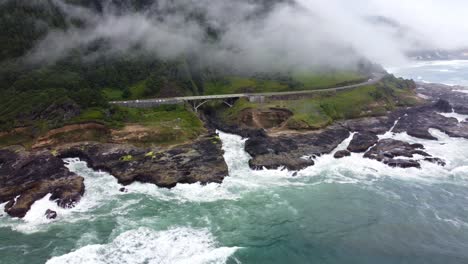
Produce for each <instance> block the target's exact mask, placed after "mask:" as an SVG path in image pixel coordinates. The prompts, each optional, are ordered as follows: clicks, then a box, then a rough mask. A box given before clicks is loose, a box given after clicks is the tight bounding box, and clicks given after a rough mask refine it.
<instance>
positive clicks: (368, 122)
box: [343, 113, 399, 135]
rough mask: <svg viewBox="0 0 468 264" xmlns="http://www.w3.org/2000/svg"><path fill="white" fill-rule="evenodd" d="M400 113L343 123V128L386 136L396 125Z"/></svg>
mask: <svg viewBox="0 0 468 264" xmlns="http://www.w3.org/2000/svg"><path fill="white" fill-rule="evenodd" d="M398 117H399V113H392V114H389V115H388V116H383V117H366V118H359V119H352V120H347V121H345V122H343V126H344V127H346V128H347V129H349V130H350V131H353V132H360V133H373V134H377V135H378V134H385V132H387V131H388V130H390V128H391V127H392V126H393V125H394V123H395V120H396V119H397V118H398Z"/></svg>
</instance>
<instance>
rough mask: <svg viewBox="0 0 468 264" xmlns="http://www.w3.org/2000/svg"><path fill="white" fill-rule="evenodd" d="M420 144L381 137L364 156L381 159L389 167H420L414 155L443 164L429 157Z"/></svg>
mask: <svg viewBox="0 0 468 264" xmlns="http://www.w3.org/2000/svg"><path fill="white" fill-rule="evenodd" d="M422 147H423V146H422V145H421V144H409V143H407V142H404V141H399V140H394V139H382V140H380V141H379V142H378V143H377V144H376V145H375V146H374V147H372V148H371V149H370V150H369V151H368V152H366V154H364V157H365V158H370V159H374V160H378V161H381V162H383V163H385V164H387V165H389V166H391V167H401V168H411V167H415V168H420V167H421V164H420V163H419V160H421V159H419V160H418V159H415V155H420V156H422V157H423V158H422V159H423V160H427V161H431V162H434V163H438V164H440V165H444V164H445V163H444V162H443V161H442V160H440V159H438V158H434V157H431V155H429V154H428V153H426V152H424V151H423V150H422Z"/></svg>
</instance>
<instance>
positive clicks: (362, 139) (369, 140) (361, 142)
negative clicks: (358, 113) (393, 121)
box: [348, 132, 379, 153]
mask: <svg viewBox="0 0 468 264" xmlns="http://www.w3.org/2000/svg"><path fill="white" fill-rule="evenodd" d="M377 141H379V137H378V136H377V135H376V134H374V133H371V132H358V133H356V134H354V136H353V139H352V140H351V142H350V143H349V146H348V150H349V151H350V152H355V153H364V152H366V151H367V150H368V149H369V148H370V147H372V146H373V145H375V144H376V143H377Z"/></svg>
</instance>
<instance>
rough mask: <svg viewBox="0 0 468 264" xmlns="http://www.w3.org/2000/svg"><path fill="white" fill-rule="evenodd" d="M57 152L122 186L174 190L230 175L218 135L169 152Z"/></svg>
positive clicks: (114, 148)
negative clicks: (148, 185) (106, 174)
mask: <svg viewBox="0 0 468 264" xmlns="http://www.w3.org/2000/svg"><path fill="white" fill-rule="evenodd" d="M58 153H59V156H60V157H61V158H68V157H78V158H81V159H83V160H85V161H87V162H88V165H89V166H90V167H91V168H93V169H95V170H104V171H107V172H109V173H110V174H112V175H113V176H114V177H116V178H117V180H118V182H119V183H121V184H123V185H128V184H131V183H133V182H143V183H152V184H155V185H157V186H159V187H165V188H172V187H174V186H176V185H177V184H178V183H196V182H199V183H202V184H206V183H211V182H216V183H220V182H222V181H223V179H224V177H226V176H227V175H228V168H227V165H226V163H225V161H224V159H223V150H222V149H221V141H220V140H219V138H218V137H217V135H216V134H211V135H206V136H203V137H201V138H199V139H198V140H196V141H194V142H193V143H190V144H185V145H181V146H176V147H172V148H169V149H162V148H160V149H158V148H139V147H135V146H132V145H122V144H98V143H86V144H77V145H70V146H64V147H62V148H60V149H58Z"/></svg>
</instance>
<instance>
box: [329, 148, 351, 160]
mask: <svg viewBox="0 0 468 264" xmlns="http://www.w3.org/2000/svg"><path fill="white" fill-rule="evenodd" d="M349 156H351V152H349V151H347V150H340V151H337V152H336V153H335V155H334V156H333V157H334V158H335V159H342V158H344V157H349Z"/></svg>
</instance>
